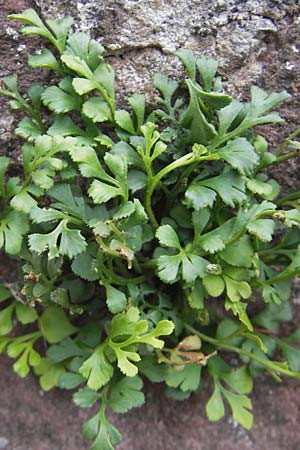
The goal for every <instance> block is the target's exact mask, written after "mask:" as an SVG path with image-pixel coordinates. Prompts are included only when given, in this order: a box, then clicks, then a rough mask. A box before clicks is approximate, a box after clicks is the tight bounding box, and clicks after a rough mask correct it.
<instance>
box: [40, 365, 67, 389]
mask: <svg viewBox="0 0 300 450" xmlns="http://www.w3.org/2000/svg"><path fill="white" fill-rule="evenodd" d="M38 367H39V366H38ZM64 372H65V368H64V367H63V366H62V365H61V364H53V365H50V366H49V367H48V368H47V370H46V371H45V372H44V373H43V374H42V376H41V377H40V385H41V388H42V389H43V390H44V391H46V392H47V391H50V390H51V389H53V388H54V387H56V386H58V384H59V380H60V377H61V376H62V374H63V373H64Z"/></svg>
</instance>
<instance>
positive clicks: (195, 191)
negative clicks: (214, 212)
mask: <svg viewBox="0 0 300 450" xmlns="http://www.w3.org/2000/svg"><path fill="white" fill-rule="evenodd" d="M216 196H217V194H216V193H215V191H213V190H212V189H208V188H206V187H204V186H201V185H199V184H197V183H195V184H191V185H190V186H189V187H188V188H187V190H186V191H185V197H186V200H187V205H188V206H190V207H191V206H192V207H193V208H194V209H195V210H196V211H199V209H201V208H206V207H207V206H208V207H212V206H213V204H214V202H215V199H216Z"/></svg>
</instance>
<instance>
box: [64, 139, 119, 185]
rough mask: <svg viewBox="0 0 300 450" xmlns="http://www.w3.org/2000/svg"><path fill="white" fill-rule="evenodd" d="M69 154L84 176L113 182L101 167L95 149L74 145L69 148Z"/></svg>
mask: <svg viewBox="0 0 300 450" xmlns="http://www.w3.org/2000/svg"><path fill="white" fill-rule="evenodd" d="M69 153H70V156H71V158H72V160H73V161H74V162H77V163H78V166H79V170H80V173H81V175H82V176H83V177H86V178H100V179H101V180H103V181H108V182H115V180H114V179H113V178H112V177H111V176H109V175H108V174H107V173H106V172H105V170H104V169H103V167H102V165H101V163H100V161H99V159H98V156H97V154H96V152H95V150H94V149H93V148H92V147H89V146H74V147H71V148H70V149H69Z"/></svg>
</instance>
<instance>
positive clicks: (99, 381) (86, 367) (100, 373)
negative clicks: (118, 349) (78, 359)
mask: <svg viewBox="0 0 300 450" xmlns="http://www.w3.org/2000/svg"><path fill="white" fill-rule="evenodd" d="M104 349H105V344H103V345H100V347H98V348H97V349H96V350H95V351H94V352H93V354H92V355H91V356H90V357H89V358H88V359H86V360H85V361H84V363H83V364H82V366H81V367H80V369H79V373H80V374H81V375H82V376H83V377H84V378H86V379H87V380H88V381H87V385H88V387H89V388H90V389H91V390H93V391H98V389H100V388H101V387H102V386H105V385H106V384H107V383H108V382H109V380H110V379H111V377H112V376H113V366H112V365H111V364H110V363H109V362H108V360H107V358H106V356H105V353H104Z"/></svg>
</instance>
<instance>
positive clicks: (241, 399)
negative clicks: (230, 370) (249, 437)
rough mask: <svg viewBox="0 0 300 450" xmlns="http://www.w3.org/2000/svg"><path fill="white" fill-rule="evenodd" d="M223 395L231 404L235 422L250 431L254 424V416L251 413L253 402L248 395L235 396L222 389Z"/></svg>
mask: <svg viewBox="0 0 300 450" xmlns="http://www.w3.org/2000/svg"><path fill="white" fill-rule="evenodd" d="M222 393H223V395H224V397H225V398H226V400H227V401H228V403H229V406H230V408H231V411H232V415H233V418H234V420H235V421H236V422H237V423H239V424H240V425H242V426H243V427H244V428H246V430H250V428H251V427H252V424H253V415H252V414H251V413H250V412H249V409H250V410H251V409H252V404H251V400H250V399H249V398H248V397H246V395H242V394H234V393H232V392H229V391H227V390H225V389H222Z"/></svg>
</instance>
